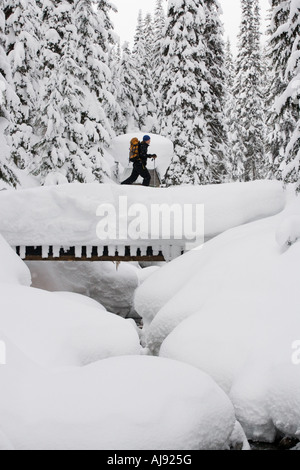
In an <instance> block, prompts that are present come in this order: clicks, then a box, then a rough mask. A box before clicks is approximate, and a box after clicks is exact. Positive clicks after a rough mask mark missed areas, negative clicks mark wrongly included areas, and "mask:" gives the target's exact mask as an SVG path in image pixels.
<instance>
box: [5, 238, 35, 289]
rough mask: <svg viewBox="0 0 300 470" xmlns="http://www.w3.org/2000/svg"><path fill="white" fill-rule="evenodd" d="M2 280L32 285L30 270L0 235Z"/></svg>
mask: <svg viewBox="0 0 300 470" xmlns="http://www.w3.org/2000/svg"><path fill="white" fill-rule="evenodd" d="M0 282H7V283H10V284H21V285H24V286H30V285H31V276H30V271H29V269H28V268H27V267H26V265H25V263H23V261H22V260H21V259H20V258H19V257H18V256H17V254H16V253H15V252H14V251H13V250H12V248H11V247H10V246H9V244H8V243H7V242H6V241H5V240H4V238H3V237H2V236H1V235H0Z"/></svg>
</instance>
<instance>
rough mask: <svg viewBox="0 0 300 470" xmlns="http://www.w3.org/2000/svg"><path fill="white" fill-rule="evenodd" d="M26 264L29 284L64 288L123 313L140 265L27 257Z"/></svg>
mask: <svg viewBox="0 0 300 470" xmlns="http://www.w3.org/2000/svg"><path fill="white" fill-rule="evenodd" d="M27 265H28V266H29V269H30V271H31V275H32V285H33V287H36V288H39V289H45V290H48V291H51V292H55V291H68V292H74V293H77V294H82V295H84V296H86V297H90V298H91V299H94V300H96V301H97V302H99V303H100V304H101V305H103V306H104V307H105V308H106V309H107V310H108V311H110V312H114V313H117V314H118V315H120V316H123V317H126V315H128V314H129V313H130V312H131V310H132V308H133V301H134V293H135V290H136V289H137V287H138V286H139V279H138V273H139V272H140V271H141V269H140V268H138V267H136V266H135V265H134V264H130V263H121V264H120V265H119V266H117V265H116V264H114V263H112V262H99V263H97V262H95V263H88V262H80V261H79V262H76V263H69V262H59V263H41V262H35V261H31V262H28V263H27Z"/></svg>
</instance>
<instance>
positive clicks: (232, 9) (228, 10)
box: [112, 0, 269, 51]
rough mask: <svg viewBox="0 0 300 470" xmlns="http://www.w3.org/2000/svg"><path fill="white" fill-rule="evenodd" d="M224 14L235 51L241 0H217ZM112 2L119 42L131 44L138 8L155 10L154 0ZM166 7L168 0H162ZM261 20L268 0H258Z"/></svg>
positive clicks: (143, 10) (225, 23)
mask: <svg viewBox="0 0 300 470" xmlns="http://www.w3.org/2000/svg"><path fill="white" fill-rule="evenodd" d="M219 1H220V3H221V5H222V8H223V12H224V15H223V16H222V21H223V23H224V26H225V37H226V38H227V37H228V36H229V37H230V40H231V43H232V45H233V51H235V45H236V38H237V34H238V32H239V25H240V20H241V7H240V5H241V2H240V0H219ZM112 3H113V4H114V5H115V6H116V7H117V8H118V13H117V14H112V20H113V23H114V25H115V32H116V33H117V34H118V35H119V36H120V37H121V43H123V42H124V41H129V42H130V43H131V44H132V41H133V37H134V34H135V28H136V24H137V17H138V13H139V10H142V12H143V16H145V15H146V13H148V12H150V13H151V14H153V13H154V11H155V6H156V0H112ZM164 4H165V6H166V8H167V4H168V0H165V1H164ZM260 4H261V16H262V20H265V18H266V13H267V10H268V8H269V0H260ZM265 25H266V23H265V22H264V24H263V31H265V29H266V26H265Z"/></svg>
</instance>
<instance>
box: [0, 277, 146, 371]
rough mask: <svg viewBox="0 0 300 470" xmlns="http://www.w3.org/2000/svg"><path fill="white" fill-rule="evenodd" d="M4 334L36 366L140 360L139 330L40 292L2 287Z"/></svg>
mask: <svg viewBox="0 0 300 470" xmlns="http://www.w3.org/2000/svg"><path fill="white" fill-rule="evenodd" d="M0 298H1V310H0V325H1V329H2V331H3V332H4V333H5V334H6V335H7V336H8V337H10V338H11V339H12V340H13V341H14V343H15V344H16V345H17V346H18V347H19V348H20V349H21V350H22V351H23V352H24V353H25V354H26V355H27V356H28V357H30V358H31V359H32V360H33V361H36V362H37V363H39V364H41V365H46V366H52V367H63V366H82V365H85V364H89V363H91V362H95V361H98V360H100V359H103V358H107V357H111V356H119V355H128V354H139V353H140V344H139V337H138V334H137V332H136V329H135V328H134V326H133V325H132V324H131V323H130V322H128V321H126V320H124V319H122V318H119V317H118V316H116V315H113V314H110V313H108V312H106V311H103V310H101V309H99V308H94V307H91V306H87V305H83V304H82V302H78V301H76V302H74V301H71V300H69V299H64V298H63V297H62V296H61V295H59V294H55V293H49V292H45V291H42V290H39V289H34V288H28V287H23V286H22V287H21V286H13V285H8V284H0Z"/></svg>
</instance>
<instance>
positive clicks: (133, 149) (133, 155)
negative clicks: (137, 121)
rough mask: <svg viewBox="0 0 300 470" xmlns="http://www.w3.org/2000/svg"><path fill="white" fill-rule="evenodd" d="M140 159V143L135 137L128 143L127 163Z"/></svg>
mask: <svg viewBox="0 0 300 470" xmlns="http://www.w3.org/2000/svg"><path fill="white" fill-rule="evenodd" d="M139 157H140V141H139V139H138V138H137V137H134V138H133V139H131V141H130V149H129V161H130V162H135V161H136V160H138V158H139Z"/></svg>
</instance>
